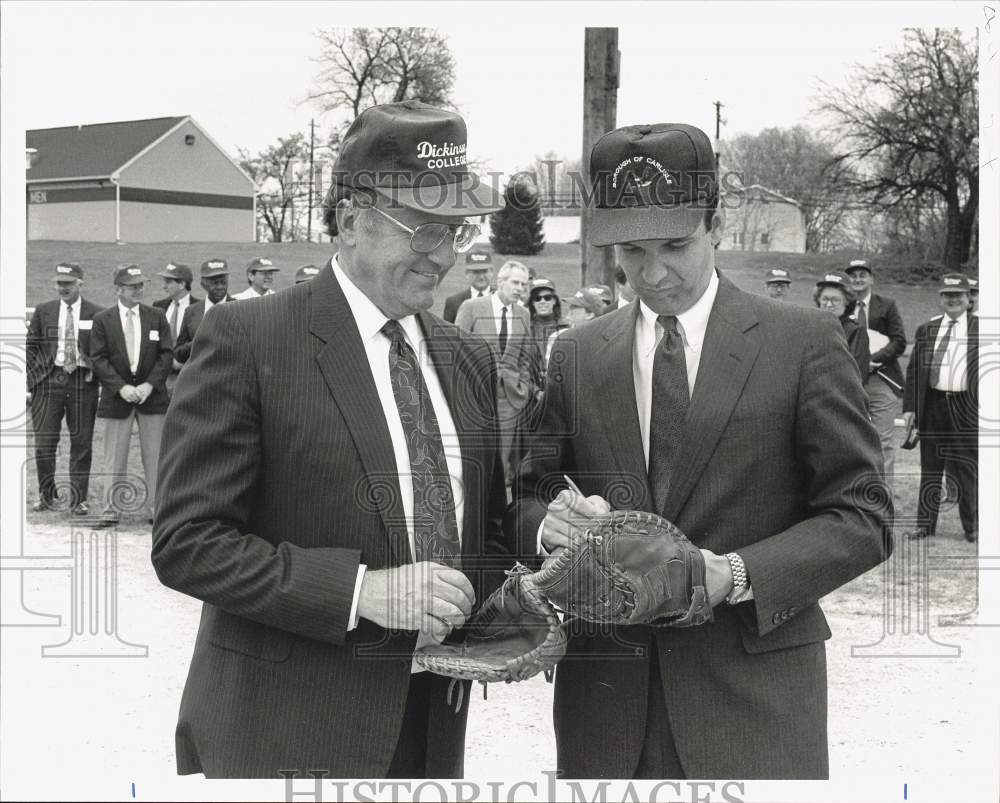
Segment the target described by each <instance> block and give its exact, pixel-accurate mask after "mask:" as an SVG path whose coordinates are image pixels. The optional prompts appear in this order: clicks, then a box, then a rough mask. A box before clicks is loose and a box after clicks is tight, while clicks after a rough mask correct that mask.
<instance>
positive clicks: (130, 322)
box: [125, 309, 135, 371]
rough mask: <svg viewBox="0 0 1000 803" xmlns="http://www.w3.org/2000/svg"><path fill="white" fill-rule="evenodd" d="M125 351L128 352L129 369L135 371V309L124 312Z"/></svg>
mask: <svg viewBox="0 0 1000 803" xmlns="http://www.w3.org/2000/svg"><path fill="white" fill-rule="evenodd" d="M125 351H126V352H127V353H128V365H129V369H130V370H132V371H135V368H133V367H132V366H134V365H135V310H132V309H130V310H129V311H128V312H126V313H125Z"/></svg>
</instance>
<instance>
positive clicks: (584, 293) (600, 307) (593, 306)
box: [562, 288, 604, 315]
mask: <svg viewBox="0 0 1000 803" xmlns="http://www.w3.org/2000/svg"><path fill="white" fill-rule="evenodd" d="M562 302H563V304H565V305H566V306H567V307H581V308H583V309H585V310H587V312H592V313H593V314H594V315H600V314H601V313H602V312H604V302H603V301H601V299H600V297H599V296H596V295H594V294H593V293H592V292H590V291H589V290H588V289H586V288H584V289H583V290H577V291H576V292H575V293H574V294H573V295H571V296H570V297H569V298H564V299H563V300H562Z"/></svg>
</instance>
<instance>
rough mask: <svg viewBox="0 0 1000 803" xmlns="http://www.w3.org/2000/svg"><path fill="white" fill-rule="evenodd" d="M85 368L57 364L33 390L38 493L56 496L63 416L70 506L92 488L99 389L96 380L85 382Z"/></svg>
mask: <svg viewBox="0 0 1000 803" xmlns="http://www.w3.org/2000/svg"><path fill="white" fill-rule="evenodd" d="M87 373H88V371H87V370H86V369H83V368H78V369H77V370H76V371H74V372H73V373H72V374H67V373H66V372H65V371H64V370H63V369H62V368H56V369H55V370H53V372H52V373H51V374H49V376H48V377H46V378H45V379H44V380H42V381H41V382H39V383H38V385H36V386H35V389H34V391H33V392H32V394H31V425H32V427H33V428H34V437H35V469H36V471H37V472H38V496H39V498H40V499H41V500H44V501H46V502H51V501H52V500H53V499H54V498H55V496H56V486H55V471H56V449H57V448H58V446H59V436H60V433H61V431H62V422H63V418H64V417H65V419H66V428H67V429H68V430H69V482H70V490H71V494H72V498H71V499H70V500H69V505H70V507H73V506H74V505H77V504H79V503H80V502H85V501H86V500H87V493H88V491H89V489H90V464H91V457H92V453H93V452H92V446H91V445H92V442H93V439H94V420H95V418H96V416H97V391H98V386H97V384H96V383H94V382H85V381H84V377H85V375H86V374H87Z"/></svg>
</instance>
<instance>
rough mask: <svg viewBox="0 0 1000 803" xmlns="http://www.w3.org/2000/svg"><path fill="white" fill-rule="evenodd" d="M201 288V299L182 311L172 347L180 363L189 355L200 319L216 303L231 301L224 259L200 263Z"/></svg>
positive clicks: (227, 269)
mask: <svg viewBox="0 0 1000 803" xmlns="http://www.w3.org/2000/svg"><path fill="white" fill-rule="evenodd" d="M201 288H202V290H204V291H205V298H204V300H203V301H196V302H195V303H194V304H192V305H191V306H190V307H188V308H187V310H186V311H185V312H184V320H183V321H181V331H180V334H179V335H177V345H176V346H175V347H174V359H175V360H176V361H177V362H179V363H180V364H182V365H183V364H184V363H186V362H187V361H188V357H190V356H191V345H192V343H193V341H194V334H195V332H197V331H198V327H199V326H200V325H201V319H202V318H204V317H205V313H206V312H208V311H209V310H210V309H212V307H214V306H215V305H216V304H224V303H225V302H227V301H232V300H233V298H232V296H230V295H229V265H228V264H227V263H226V260H224V259H208V260H206V261H205V262H202V263H201Z"/></svg>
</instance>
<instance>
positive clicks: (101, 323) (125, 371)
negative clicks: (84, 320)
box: [90, 302, 174, 418]
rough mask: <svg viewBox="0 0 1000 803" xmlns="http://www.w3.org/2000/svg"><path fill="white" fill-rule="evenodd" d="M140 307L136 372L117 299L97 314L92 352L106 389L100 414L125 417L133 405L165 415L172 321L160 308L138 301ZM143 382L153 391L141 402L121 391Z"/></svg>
mask: <svg viewBox="0 0 1000 803" xmlns="http://www.w3.org/2000/svg"><path fill="white" fill-rule="evenodd" d="M138 310H139V327H140V332H141V337H140V346H139V364H138V367H137V368H136V372H135V373H134V374H133V373H132V371H131V369H130V368H129V362H128V351H127V350H126V348H125V332H124V331H123V330H122V321H121V317H120V315H119V312H118V304H117V302H116V303H115V304H114V306H111V307H108V308H107V309H106V310H103V311H102V312H100V313H98V314H97V315H96V316H94V329H93V331H92V332H91V334H90V356H91V359H92V360H93V363H94V373H95V374H97V376H98V378H99V379H100V380H101V388H102V389H103V392H102V393H101V403H100V405H99V406H98V408H97V416H98V418H126V417H127V416H128V415H129V414H130V413H131V412H132V410H133V409H135V411H136V412H137V413H140V414H142V415H162V414H163V413H165V412H166V411H167V403H168V402H169V397H168V396H167V386H166V382H167V376H168V375H169V374H170V365H171V360H172V359H173V352H174V347H173V343H172V341H171V339H170V324H169V323H167V316H166V315H164V314H163V310H161V309H157V308H156V307H150V306H147V305H146V304H139V305H138ZM143 382H149V384H151V385H152V386H153V392H152V393H150V394H149V398H147V399H146V401H145V402H143V403H142V404H131V403H129V402H127V401H125V399H123V398H122V397H121V396H119V395H118V394H119V392H120V391H121V389H122V388H123V387H125V386H126V385H141V384H142V383H143Z"/></svg>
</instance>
